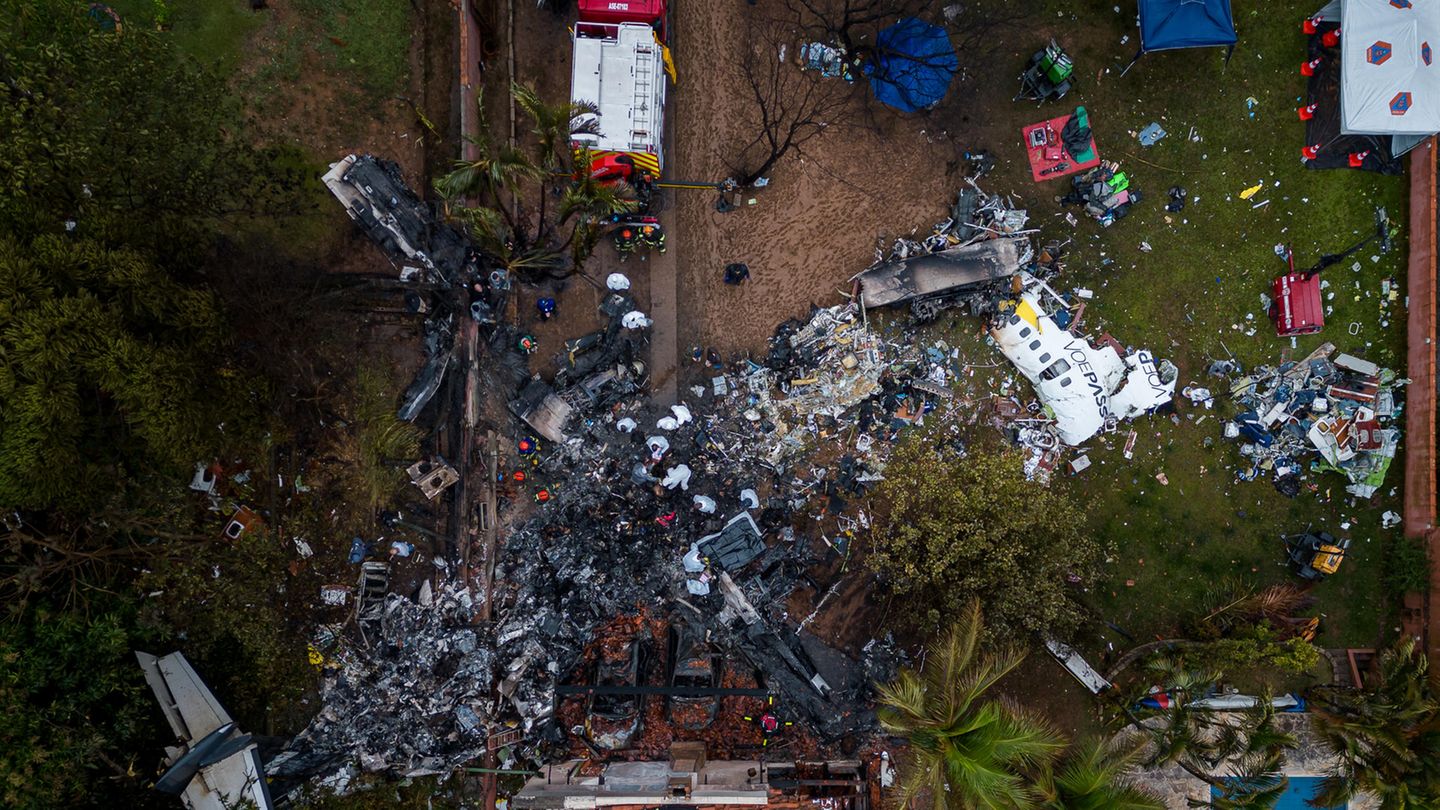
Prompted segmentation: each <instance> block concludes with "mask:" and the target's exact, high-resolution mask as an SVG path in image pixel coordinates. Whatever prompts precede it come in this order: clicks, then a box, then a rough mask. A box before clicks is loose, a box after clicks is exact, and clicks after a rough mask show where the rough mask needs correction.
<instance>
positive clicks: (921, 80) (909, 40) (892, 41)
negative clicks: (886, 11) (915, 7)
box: [865, 17, 960, 112]
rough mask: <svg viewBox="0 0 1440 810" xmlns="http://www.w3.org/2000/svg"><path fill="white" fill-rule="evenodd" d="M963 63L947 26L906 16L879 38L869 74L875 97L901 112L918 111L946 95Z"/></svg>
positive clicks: (867, 72)
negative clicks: (946, 31) (956, 71)
mask: <svg viewBox="0 0 1440 810" xmlns="http://www.w3.org/2000/svg"><path fill="white" fill-rule="evenodd" d="M959 66H960V60H959V58H957V57H956V56H955V46H954V45H951V44H950V35H949V34H947V33H945V29H944V28H941V27H940V26H938V25H931V24H930V23H927V22H925V21H924V20H921V19H917V18H915V17H906V18H905V19H903V20H901V21H900V22H898V23H896V24H894V25H892V26H890V27H889V28H886V29H885V30H884V31H881V32H880V35H879V36H878V37H876V38H875V56H874V58H873V59H871V60H870V62H869V63H868V64H867V65H866V66H865V75H867V76H869V77H870V90H871V91H872V92H874V93H875V98H878V99H880V101H882V102H884V103H885V104H888V105H890V106H891V107H894V108H895V109H897V110H899V111H901V112H915V111H916V110H920V109H925V108H927V107H933V106H934V105H935V104H937V103H938V102H939V101H940V99H942V98H944V97H945V93H946V91H948V90H949V89H950V80H951V79H952V78H954V76H955V70H956V68H958V67H959Z"/></svg>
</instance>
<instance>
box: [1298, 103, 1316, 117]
mask: <svg viewBox="0 0 1440 810" xmlns="http://www.w3.org/2000/svg"><path fill="white" fill-rule="evenodd" d="M1318 109H1320V103H1319V102H1312V103H1310V104H1306V105H1305V106H1304V107H1301V108H1300V109H1298V110H1296V111H1295V112H1296V113H1297V114H1298V115H1299V116H1300V120H1301V121H1309V120H1310V119H1311V118H1314V117H1315V111H1316V110H1318Z"/></svg>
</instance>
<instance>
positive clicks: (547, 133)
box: [510, 82, 600, 170]
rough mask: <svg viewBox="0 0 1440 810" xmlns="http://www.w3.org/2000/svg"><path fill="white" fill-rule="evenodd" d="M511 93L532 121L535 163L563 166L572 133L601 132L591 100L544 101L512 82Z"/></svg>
mask: <svg viewBox="0 0 1440 810" xmlns="http://www.w3.org/2000/svg"><path fill="white" fill-rule="evenodd" d="M510 95H511V96H512V97H513V98H514V99H515V103H516V104H517V105H519V107H520V109H522V110H524V111H525V114H526V115H528V116H529V117H530V120H531V121H532V122H533V123H534V124H535V129H534V130H533V133H534V135H535V162H536V163H538V164H539V165H540V166H542V167H544V168H546V169H551V170H554V169H558V168H561V167H562V166H564V164H565V160H566V154H567V153H568V152H569V146H570V139H571V138H572V137H573V136H575V135H598V134H599V133H600V118H599V115H600V108H599V107H597V106H596V105H595V104H594V103H593V102H590V101H568V102H566V103H564V104H546V103H545V102H544V101H543V100H541V98H540V96H539V95H537V94H536V93H535V91H534V90H531V89H530V88H528V87H526V86H524V85H522V84H516V83H514V82H512V83H511V84H510ZM562 147H563V148H562ZM587 163H588V161H587Z"/></svg>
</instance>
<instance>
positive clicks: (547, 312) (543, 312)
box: [535, 297, 555, 321]
mask: <svg viewBox="0 0 1440 810" xmlns="http://www.w3.org/2000/svg"><path fill="white" fill-rule="evenodd" d="M535 309H537V310H539V311H540V320H542V321H548V320H550V316H552V315H554V314H555V299H554V298H549V297H546V298H541V299H540V300H538V301H536V302H535Z"/></svg>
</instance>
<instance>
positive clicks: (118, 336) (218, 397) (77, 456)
mask: <svg viewBox="0 0 1440 810" xmlns="http://www.w3.org/2000/svg"><path fill="white" fill-rule="evenodd" d="M224 344H225V329H224V324H223V319H222V317H221V312H220V308H219V306H218V304H217V302H216V301H215V298H214V296H213V295H211V294H210V293H209V292H207V291H205V290H202V289H198V288H194V287H189V286H186V285H183V284H180V283H178V282H176V281H174V280H173V279H171V278H170V277H168V276H167V275H165V274H164V273H163V272H161V271H159V270H158V269H156V268H155V267H154V266H153V265H152V264H151V263H149V262H148V261H146V260H145V259H144V258H143V257H142V256H141V255H140V254H138V253H135V252H133V251H128V250H107V249H105V248H103V247H101V246H100V245H98V244H96V243H95V242H91V241H86V240H74V239H68V238H65V237H59V236H43V237H40V238H38V239H36V240H35V241H33V242H32V243H30V244H29V245H23V246H22V245H21V244H19V243H17V242H15V241H13V240H9V239H3V238H0V417H3V418H0V504H3V505H5V506H8V507H10V508H12V509H15V508H19V509H30V510H35V509H51V508H59V509H61V510H62V511H65V510H80V509H88V508H92V507H94V506H96V504H97V502H98V501H101V500H103V499H104V498H105V496H107V495H108V494H109V493H110V492H112V491H114V490H115V489H117V488H118V487H117V486H116V482H117V480H123V479H126V478H134V477H139V476H143V475H144V474H146V473H147V472H149V471H152V470H166V471H169V472H170V473H172V474H176V475H180V474H183V473H184V472H185V470H186V468H188V466H189V465H190V464H191V463H192V462H194V461H195V460H196V459H208V458H210V457H211V456H213V455H214V453H215V452H217V451H218V450H219V449H220V448H221V447H223V446H224V444H225V443H226V441H227V440H230V439H234V438H236V437H237V434H242V432H243V430H244V428H245V427H246V424H245V419H244V418H237V417H243V416H246V415H253V414H254V413H255V412H256V409H254V407H253V404H254V403H253V399H252V396H251V392H250V391H249V390H248V389H247V385H246V384H245V380H244V378H243V377H241V376H239V375H237V374H236V372H235V370H234V369H231V368H229V367H228V366H227V364H226V362H225V357H224V351H223V350H224ZM247 412H248V413H247ZM227 420H228V421H227ZM227 434H228V435H227ZM242 435H243V434H242Z"/></svg>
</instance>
